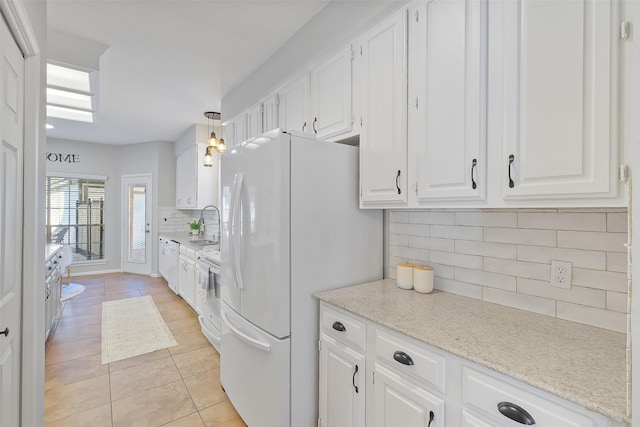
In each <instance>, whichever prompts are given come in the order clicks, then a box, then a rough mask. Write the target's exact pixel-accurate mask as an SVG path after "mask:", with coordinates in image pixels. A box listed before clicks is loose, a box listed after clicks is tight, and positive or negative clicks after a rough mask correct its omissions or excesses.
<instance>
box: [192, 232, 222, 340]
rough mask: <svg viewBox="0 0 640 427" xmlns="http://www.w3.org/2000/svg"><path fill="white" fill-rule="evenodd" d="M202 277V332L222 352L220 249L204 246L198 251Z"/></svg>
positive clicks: (200, 319) (200, 317)
mask: <svg viewBox="0 0 640 427" xmlns="http://www.w3.org/2000/svg"><path fill="white" fill-rule="evenodd" d="M196 255H197V258H198V269H199V277H200V289H199V290H198V291H199V292H202V293H203V295H202V296H203V303H202V308H201V311H202V314H201V315H200V316H199V317H198V320H199V321H200V328H201V330H202V334H203V335H204V336H205V337H206V338H207V339H208V340H209V342H210V343H211V344H212V345H213V346H214V347H215V348H216V350H218V352H220V330H221V327H222V325H221V322H222V320H221V318H220V249H219V247H218V246H214V245H210V246H203V247H201V248H200V250H199V251H198V252H197V254H196Z"/></svg>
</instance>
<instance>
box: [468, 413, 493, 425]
mask: <svg viewBox="0 0 640 427" xmlns="http://www.w3.org/2000/svg"><path fill="white" fill-rule="evenodd" d="M461 425H462V427H493V426H492V425H491V424H489V423H486V422H485V421H483V420H481V419H480V418H478V417H476V416H475V415H473V414H472V413H470V412H469V411H467V410H464V409H463V410H462V424H461Z"/></svg>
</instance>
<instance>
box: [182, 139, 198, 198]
mask: <svg viewBox="0 0 640 427" xmlns="http://www.w3.org/2000/svg"><path fill="white" fill-rule="evenodd" d="M197 150H198V147H197V146H196V145H193V146H191V147H189V148H188V149H187V150H186V151H185V152H184V153H182V156H181V157H182V159H183V160H182V161H183V162H184V167H183V168H182V175H181V176H180V179H181V180H182V186H183V197H184V198H185V200H186V205H185V206H186V207H187V208H195V207H196V206H197V204H198V198H197V196H196V194H197V185H198V178H197V176H198V165H197V164H196V163H197V161H198V152H197Z"/></svg>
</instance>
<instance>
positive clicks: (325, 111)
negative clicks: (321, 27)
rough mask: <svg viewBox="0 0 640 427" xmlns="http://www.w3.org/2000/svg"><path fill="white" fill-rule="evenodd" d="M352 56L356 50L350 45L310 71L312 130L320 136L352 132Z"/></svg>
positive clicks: (321, 137) (326, 136)
mask: <svg viewBox="0 0 640 427" xmlns="http://www.w3.org/2000/svg"><path fill="white" fill-rule="evenodd" d="M352 60H353V51H352V49H351V45H349V46H347V47H346V48H344V49H341V50H340V52H339V53H338V54H337V55H335V56H333V57H331V58H329V59H328V60H326V61H324V62H323V63H321V64H320V65H319V66H318V67H316V68H315V70H314V71H313V72H312V73H311V81H312V91H311V95H312V100H313V115H314V117H313V120H312V123H311V128H312V129H311V130H312V131H314V132H315V133H316V134H317V135H318V139H330V138H332V137H335V136H338V135H343V134H346V133H349V132H351V129H352V125H353V111H352V93H351V86H352V84H351V83H352V71H351V63H352Z"/></svg>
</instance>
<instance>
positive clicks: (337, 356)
mask: <svg viewBox="0 0 640 427" xmlns="http://www.w3.org/2000/svg"><path fill="white" fill-rule="evenodd" d="M321 342H322V344H321V348H320V381H319V384H320V402H321V404H320V408H319V410H320V420H321V425H322V426H323V427H327V426H329V427H358V426H360V427H364V426H365V381H364V380H365V376H364V375H365V370H366V369H365V357H364V354H363V353H361V352H359V351H357V350H354V349H352V348H350V347H349V346H348V345H346V344H344V343H342V342H340V341H338V340H336V339H334V338H332V337H331V336H329V335H327V334H326V333H322V335H321Z"/></svg>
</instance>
